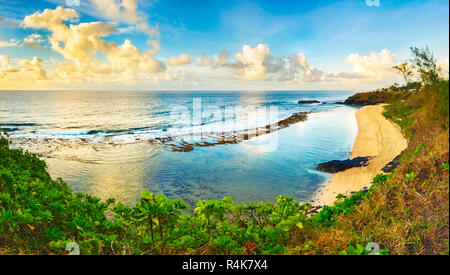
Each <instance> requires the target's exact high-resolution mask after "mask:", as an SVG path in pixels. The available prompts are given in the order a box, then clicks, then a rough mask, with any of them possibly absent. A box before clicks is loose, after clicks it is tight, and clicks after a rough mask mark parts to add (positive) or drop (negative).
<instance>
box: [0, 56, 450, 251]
mask: <svg viewBox="0 0 450 275" xmlns="http://www.w3.org/2000/svg"><path fill="white" fill-rule="evenodd" d="M428 59H429V58H428V57H427V60H428ZM417 66H419V68H420V64H418V65H417ZM424 66H425V65H424ZM427 66H428V65H426V67H427ZM431 67H432V66H431ZM421 73H422V74H423V77H424V79H429V80H430V81H432V82H430V83H427V84H425V85H424V86H423V88H421V89H420V90H419V91H418V92H416V93H414V94H408V96H407V97H406V98H403V97H400V98H398V99H395V100H394V99H392V100H393V101H392V103H391V104H390V105H388V106H387V108H386V113H385V116H386V117H387V118H388V119H391V120H392V121H394V122H396V123H398V125H399V126H400V127H401V128H402V130H403V131H404V132H405V133H409V134H408V135H407V137H408V148H407V149H406V150H405V152H403V154H402V158H401V162H400V165H399V166H398V167H397V168H396V171H395V173H394V174H388V175H386V174H380V175H378V176H376V177H375V178H374V180H373V184H372V186H371V187H370V188H369V189H367V190H362V191H359V192H356V193H354V194H352V195H351V196H350V197H348V198H346V197H344V196H342V195H340V196H338V200H337V201H336V202H335V204H334V206H332V207H328V206H324V207H323V209H322V210H321V211H320V212H318V213H316V214H311V206H310V205H309V204H302V205H301V204H299V203H297V202H295V201H294V200H293V199H292V198H288V197H285V196H280V197H278V199H277V201H276V202H275V203H249V204H244V203H242V204H234V202H233V199H232V198H229V197H226V198H224V199H222V200H220V201H216V200H201V201H199V202H198V203H197V208H195V209H194V210H193V213H192V214H189V213H188V212H187V211H186V209H187V205H186V204H185V203H184V202H182V201H179V200H171V199H168V198H166V197H165V196H164V195H163V194H152V193H151V192H149V191H143V192H142V194H141V195H142V197H141V199H140V201H139V203H138V204H137V205H136V206H134V207H129V206H125V205H122V204H120V203H115V201H114V200H113V199H109V200H107V201H106V202H102V201H100V199H98V198H95V197H93V196H90V195H86V194H80V193H77V194H75V193H73V192H72V191H71V190H70V188H69V187H68V186H67V184H66V183H65V182H64V181H63V180H62V179H57V180H54V179H52V178H51V177H50V175H49V174H48V172H47V170H46V164H45V162H44V161H42V160H40V159H39V158H37V157H36V156H35V155H32V154H30V153H27V152H23V151H22V150H20V149H11V148H10V142H9V140H8V137H7V136H6V134H0V254H67V253H68V251H67V250H66V247H67V244H69V243H71V242H76V243H77V244H78V245H79V246H80V252H81V254H344V255H349V254H369V253H371V247H370V246H368V244H370V243H378V244H379V246H380V250H379V254H388V253H389V254H448V253H449V201H448V199H449V185H448V184H449V178H448V173H449V172H448V170H449V164H448V159H449V155H448V152H449V143H448V138H449V127H448V125H449V118H448V112H449V110H448V104H449V97H448V94H449V90H448V88H449V87H448V80H442V79H434V80H432V79H433V77H432V76H430V75H431V74H434V72H433V71H432V70H431V71H427V69H426V68H425V69H424V68H422V71H421ZM428 73H430V75H427V74H428Z"/></svg>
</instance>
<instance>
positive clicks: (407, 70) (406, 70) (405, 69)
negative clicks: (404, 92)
mask: <svg viewBox="0 0 450 275" xmlns="http://www.w3.org/2000/svg"><path fill="white" fill-rule="evenodd" d="M392 68H394V69H395V70H397V72H398V73H399V74H400V75H401V76H403V78H404V79H405V82H406V86H408V84H409V80H410V78H411V77H412V76H413V75H414V73H413V70H414V66H413V65H411V64H409V63H408V62H406V61H403V62H402V63H400V64H398V65H395V66H392Z"/></svg>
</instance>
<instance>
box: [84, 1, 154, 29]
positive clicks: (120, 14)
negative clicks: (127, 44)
mask: <svg viewBox="0 0 450 275" xmlns="http://www.w3.org/2000/svg"><path fill="white" fill-rule="evenodd" d="M91 1H92V2H93V3H94V5H95V6H96V7H97V9H98V10H99V11H100V12H101V13H103V14H104V15H105V16H106V17H108V18H111V19H115V20H118V21H122V22H125V23H129V24H134V25H135V26H136V27H137V29H138V30H140V31H142V32H144V33H145V34H147V35H149V36H158V35H159V29H158V26H156V27H150V26H149V24H148V22H147V18H145V17H144V16H143V15H139V14H138V3H137V0H91Z"/></svg>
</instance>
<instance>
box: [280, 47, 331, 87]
mask: <svg viewBox="0 0 450 275" xmlns="http://www.w3.org/2000/svg"><path fill="white" fill-rule="evenodd" d="M289 61H290V66H289V76H290V80H296V81H304V82H318V81H321V80H325V77H324V73H323V72H322V71H321V70H319V69H316V68H314V67H313V66H310V65H308V63H307V61H306V56H305V54H304V53H298V54H296V55H292V56H290V57H289ZM298 70H300V71H301V72H302V74H303V78H302V79H300V78H299V76H298Z"/></svg>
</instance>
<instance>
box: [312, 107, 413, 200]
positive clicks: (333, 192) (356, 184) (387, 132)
mask: <svg viewBox="0 0 450 275" xmlns="http://www.w3.org/2000/svg"><path fill="white" fill-rule="evenodd" d="M383 106H384V105H383V104H379V105H372V106H365V107H363V108H361V109H360V110H358V111H356V120H357V124H358V134H357V136H356V139H355V142H354V144H353V150H352V154H351V159H353V158H356V157H367V156H370V157H372V158H371V159H370V161H369V164H368V165H367V166H364V167H354V168H350V169H348V170H345V171H342V172H339V173H336V174H334V176H333V178H332V179H331V181H330V182H329V183H327V184H325V185H324V187H323V188H321V190H319V192H318V193H317V195H316V197H315V199H314V200H313V202H312V204H313V205H316V206H317V205H332V204H333V203H334V202H335V201H336V196H337V195H338V194H343V195H349V194H351V192H353V191H359V190H362V189H363V188H364V187H369V186H370V184H371V182H372V179H373V178H374V177H375V176H376V175H377V174H379V173H382V171H381V169H382V168H383V167H384V166H385V165H386V164H387V163H388V162H390V161H392V160H393V159H394V158H395V157H396V156H398V155H399V154H400V153H401V152H402V151H403V150H405V149H406V147H407V141H406V139H405V138H404V137H403V135H402V132H401V129H400V127H399V126H398V125H396V124H394V123H392V122H390V121H388V120H387V119H386V118H385V117H384V116H383V111H384V107H383Z"/></svg>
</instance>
